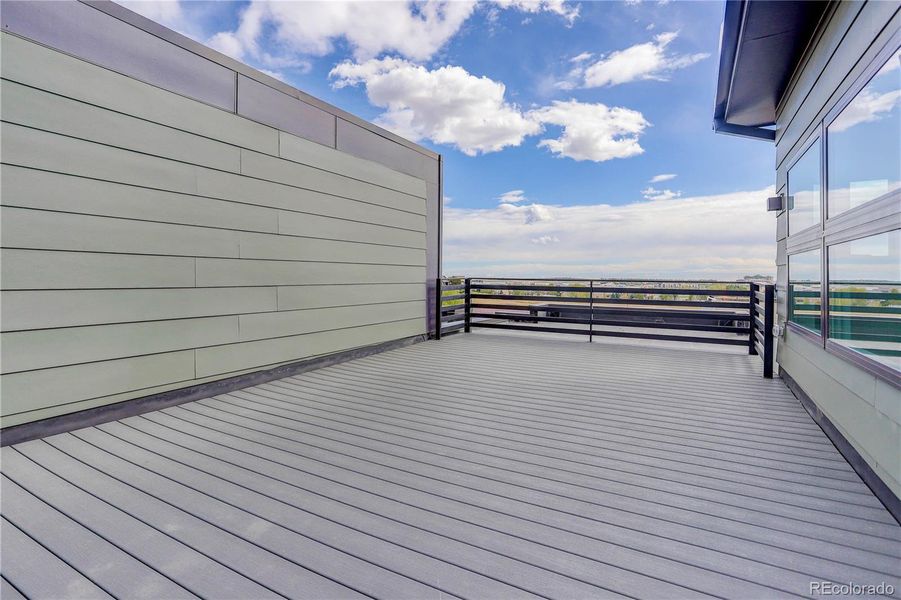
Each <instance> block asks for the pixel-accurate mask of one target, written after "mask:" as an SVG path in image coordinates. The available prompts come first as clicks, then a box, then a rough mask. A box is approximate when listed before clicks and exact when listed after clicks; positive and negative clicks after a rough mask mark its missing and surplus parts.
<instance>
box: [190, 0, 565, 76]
mask: <svg viewBox="0 0 901 600" xmlns="http://www.w3.org/2000/svg"><path fill="white" fill-rule="evenodd" d="M173 4H178V2H173ZM492 4H493V5H494V6H495V7H496V8H492V9H491V10H492V11H496V10H497V8H500V9H513V10H518V11H521V12H526V13H538V12H549V13H555V14H558V15H560V16H561V17H563V18H564V19H565V20H566V22H567V24H570V25H571V24H572V23H573V21H575V19H576V18H577V17H578V16H579V7H578V6H577V5H576V6H573V5H571V4H570V3H568V2H565V1H564V0H494V1H493V3H492ZM477 6H478V4H477V3H476V2H473V1H469V0H455V1H446V0H425V1H422V2H408V1H401V0H392V1H387V2H359V1H343V0H330V1H328V2H324V1H321V2H282V1H278V0H253V1H252V2H251V3H250V4H249V5H248V6H247V8H246V9H245V10H244V12H243V13H242V14H241V17H240V21H239V23H238V27H237V28H236V29H234V30H233V31H221V32H219V33H217V34H215V35H214V36H212V37H211V38H210V39H209V40H208V43H209V44H210V45H211V46H213V47H214V48H216V49H217V50H219V51H220V52H223V53H225V54H228V55H229V56H232V57H234V58H237V59H239V60H247V59H252V60H255V61H257V62H259V63H261V64H263V65H266V66H276V67H278V66H285V65H290V64H292V63H294V62H295V61H297V60H299V59H300V58H302V57H309V56H325V55H327V54H331V53H332V52H333V51H334V50H335V44H336V42H338V41H339V40H343V41H345V42H346V43H347V45H348V46H349V47H350V49H351V51H352V52H353V55H354V57H355V58H356V59H357V60H359V61H362V60H367V59H370V58H374V57H376V56H379V55H380V54H382V53H385V52H392V53H396V54H399V55H401V56H403V57H406V58H408V59H412V60H418V61H423V60H427V59H429V58H431V57H432V56H433V55H434V54H435V53H436V52H437V51H438V50H440V49H441V48H442V47H443V46H444V45H445V44H446V43H447V42H448V40H450V39H451V38H452V37H453V36H454V35H455V34H456V33H457V32H458V31H459V30H460V27H462V26H463V23H465V22H466V20H467V19H469V17H470V16H471V15H472V14H473V13H474V11H475V10H476V8H477ZM491 14H492V13H490V12H489V18H490V16H491ZM264 46H268V47H271V48H274V49H275V50H274V52H275V53H273V52H269V51H266V50H265V49H264Z"/></svg>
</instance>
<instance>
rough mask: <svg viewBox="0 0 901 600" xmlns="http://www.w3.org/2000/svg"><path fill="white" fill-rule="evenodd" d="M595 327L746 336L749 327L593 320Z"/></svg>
mask: <svg viewBox="0 0 901 600" xmlns="http://www.w3.org/2000/svg"><path fill="white" fill-rule="evenodd" d="M592 323H594V324H595V325H598V326H605V327H638V328H647V329H673V330H675V331H709V332H711V333H741V334H744V335H747V334H748V332H749V331H750V327H725V326H719V325H689V324H686V323H641V322H637V321H607V320H598V319H594V320H593V321H592Z"/></svg>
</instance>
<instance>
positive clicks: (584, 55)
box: [569, 52, 594, 63]
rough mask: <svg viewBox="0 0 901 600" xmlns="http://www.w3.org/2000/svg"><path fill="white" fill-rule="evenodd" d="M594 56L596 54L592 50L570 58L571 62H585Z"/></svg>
mask: <svg viewBox="0 0 901 600" xmlns="http://www.w3.org/2000/svg"><path fill="white" fill-rule="evenodd" d="M592 56H594V54H593V53H592V52H583V53H581V54H576V55H575V56H573V57H572V58H570V59H569V62H574V63H580V62H585V61H586V60H588V59H589V58H591V57H592Z"/></svg>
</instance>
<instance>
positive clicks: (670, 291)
mask: <svg viewBox="0 0 901 600" xmlns="http://www.w3.org/2000/svg"><path fill="white" fill-rule="evenodd" d="M594 293H595V294H660V295H662V296H743V297H747V296H748V294H749V293H750V292H749V291H748V290H711V289H697V290H695V289H689V288H605V287H600V288H599V287H597V286H595V288H594Z"/></svg>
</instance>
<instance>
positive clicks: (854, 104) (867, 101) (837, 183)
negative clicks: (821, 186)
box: [827, 52, 901, 217]
mask: <svg viewBox="0 0 901 600" xmlns="http://www.w3.org/2000/svg"><path fill="white" fill-rule="evenodd" d="M827 136H828V138H827V139H828V141H829V152H828V154H829V156H828V178H829V185H828V211H829V216H830V217H834V216H836V215H838V214H841V213H842V212H844V211H846V210H848V209H851V208H854V207H855V206H860V205H861V204H864V203H865V202H869V201H870V200H875V199H877V198H881V197H884V196H886V195H888V194H891V193H895V194H896V195H897V194H898V193H899V188H901V52H895V54H894V55H892V57H891V58H890V59H889V60H888V62H887V63H886V64H885V65H884V66H883V67H882V69H880V71H879V72H878V73H876V75H875V76H874V77H873V78H872V79H871V80H870V82H869V83H868V84H867V85H866V86H865V87H864V88H863V89H862V90H860V92H858V94H857V96H855V98H854V100H852V101H851V103H850V104H848V106H846V107H845V109H844V110H842V112H841V113H840V114H839V115H838V117H836V118H835V120H834V121H832V123H831V124H830V125H829V127H828V133H827Z"/></svg>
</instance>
